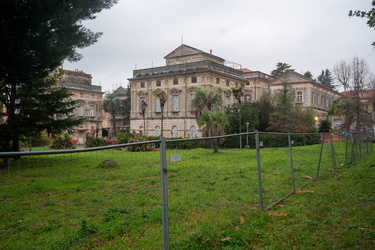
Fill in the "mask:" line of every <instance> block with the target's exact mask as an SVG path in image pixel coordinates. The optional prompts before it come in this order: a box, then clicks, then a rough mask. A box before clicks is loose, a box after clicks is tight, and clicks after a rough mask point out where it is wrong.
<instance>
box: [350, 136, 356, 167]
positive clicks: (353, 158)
mask: <svg viewBox="0 0 375 250" xmlns="http://www.w3.org/2000/svg"><path fill="white" fill-rule="evenodd" d="M353 133H354V132H353V131H351V134H350V136H351V138H352V162H351V164H355V163H356V157H357V152H356V151H357V147H356V146H355V141H354V140H355V135H354V136H353Z"/></svg>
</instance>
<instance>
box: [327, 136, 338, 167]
mask: <svg viewBox="0 0 375 250" xmlns="http://www.w3.org/2000/svg"><path fill="white" fill-rule="evenodd" d="M329 137H330V141H331V155H332V165H333V169H336V168H337V166H336V156H335V147H334V146H333V140H332V131H330V132H329Z"/></svg>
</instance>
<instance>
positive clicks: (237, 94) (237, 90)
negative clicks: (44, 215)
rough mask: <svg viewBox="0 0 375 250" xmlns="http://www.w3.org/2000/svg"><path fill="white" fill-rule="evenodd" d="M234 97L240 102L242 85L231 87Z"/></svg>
mask: <svg viewBox="0 0 375 250" xmlns="http://www.w3.org/2000/svg"><path fill="white" fill-rule="evenodd" d="M232 92H233V96H234V99H236V100H237V101H238V103H241V97H242V96H243V85H241V87H239V88H233V89H232Z"/></svg>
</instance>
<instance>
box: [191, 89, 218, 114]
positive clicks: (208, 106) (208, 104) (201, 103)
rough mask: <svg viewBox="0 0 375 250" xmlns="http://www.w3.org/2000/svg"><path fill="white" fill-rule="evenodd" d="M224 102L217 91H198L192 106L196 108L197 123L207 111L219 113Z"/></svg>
mask: <svg viewBox="0 0 375 250" xmlns="http://www.w3.org/2000/svg"><path fill="white" fill-rule="evenodd" d="M222 103H223V100H222V98H221V95H220V93H219V92H218V90H217V89H198V90H197V91H195V93H194V98H193V100H192V101H191V106H192V107H193V108H194V112H195V117H196V119H197V121H199V118H200V117H201V115H202V114H203V113H204V112H206V111H217V110H218V109H219V108H220V106H221V104H222Z"/></svg>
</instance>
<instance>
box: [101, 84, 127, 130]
mask: <svg viewBox="0 0 375 250" xmlns="http://www.w3.org/2000/svg"><path fill="white" fill-rule="evenodd" d="M127 93H128V89H126V88H124V87H122V86H120V87H118V88H117V89H116V90H114V91H113V92H112V94H113V95H114V96H116V98H117V99H119V100H121V101H122V102H124V101H125V100H126V99H127V98H128V94H127ZM124 112H125V110H123V109H121V110H119V111H118V112H116V114H115V122H116V129H117V131H118V132H124V131H129V124H126V123H125V116H124ZM103 128H104V129H105V130H107V131H109V130H110V129H111V128H113V117H112V114H110V113H105V119H104V121H103Z"/></svg>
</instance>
